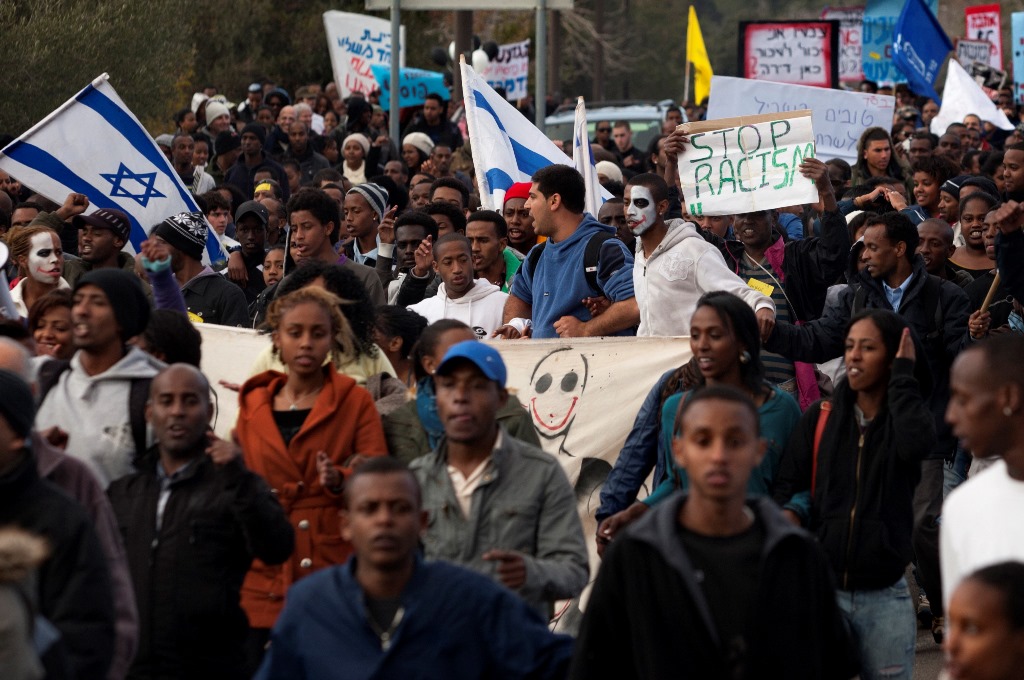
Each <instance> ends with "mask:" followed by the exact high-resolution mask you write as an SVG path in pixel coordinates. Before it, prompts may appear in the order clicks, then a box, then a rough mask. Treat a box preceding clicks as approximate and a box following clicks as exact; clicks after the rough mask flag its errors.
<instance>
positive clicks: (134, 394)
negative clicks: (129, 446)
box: [128, 378, 153, 456]
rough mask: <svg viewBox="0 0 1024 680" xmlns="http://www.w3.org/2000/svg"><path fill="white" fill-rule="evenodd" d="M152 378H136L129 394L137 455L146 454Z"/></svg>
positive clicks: (129, 413) (129, 407)
mask: <svg viewBox="0 0 1024 680" xmlns="http://www.w3.org/2000/svg"><path fill="white" fill-rule="evenodd" d="M152 383H153V379H152V378H134V379H133V380H132V385H131V389H130V391H129V392H128V417H129V422H130V423H131V428H132V441H133V442H135V455H136V456H141V455H142V454H143V453H145V452H146V448H147V447H146V443H147V441H146V402H147V401H149V386H150V385H151V384H152Z"/></svg>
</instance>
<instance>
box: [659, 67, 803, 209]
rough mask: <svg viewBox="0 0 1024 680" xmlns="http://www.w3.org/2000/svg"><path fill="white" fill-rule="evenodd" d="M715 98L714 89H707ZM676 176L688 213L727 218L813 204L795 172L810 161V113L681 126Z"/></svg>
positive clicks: (723, 120) (724, 119) (744, 117)
mask: <svg viewBox="0 0 1024 680" xmlns="http://www.w3.org/2000/svg"><path fill="white" fill-rule="evenodd" d="M711 92H712V94H711V96H712V97H713V96H714V86H713V85H712V91H711ZM680 128H681V129H682V131H683V132H685V133H686V134H688V135H689V138H690V143H689V145H688V147H687V150H686V152H685V153H683V154H682V155H680V156H679V161H678V162H679V178H680V183H681V184H682V188H683V196H684V198H685V201H686V210H687V212H689V213H690V214H691V215H732V214H737V213H746V212H753V211H755V210H768V209H770V208H779V207H782V206H788V205H798V204H801V203H813V202H815V201H817V200H818V191H817V189H815V187H814V183H813V182H812V181H811V180H809V179H807V178H806V177H804V176H803V175H801V174H800V172H799V171H798V167H799V166H800V163H802V162H803V160H804V159H805V158H812V157H814V132H813V130H812V129H811V112H810V111H793V112H791V113H783V114H772V115H767V116H740V117H738V118H723V119H721V120H706V121H700V122H696V123H684V124H683V125H682V126H680Z"/></svg>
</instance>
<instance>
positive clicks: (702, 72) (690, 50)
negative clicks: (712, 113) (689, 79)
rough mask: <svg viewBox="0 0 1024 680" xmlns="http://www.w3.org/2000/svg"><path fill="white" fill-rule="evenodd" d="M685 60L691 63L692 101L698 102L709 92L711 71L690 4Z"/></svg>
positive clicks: (702, 38) (694, 13)
mask: <svg viewBox="0 0 1024 680" xmlns="http://www.w3.org/2000/svg"><path fill="white" fill-rule="evenodd" d="M686 61H688V62H689V63H691V64H693V102H694V103H695V104H700V103H701V102H702V101H704V99H705V98H706V97H707V96H708V95H709V94H710V93H711V76H712V73H711V62H710V61H709V60H708V51H707V48H705V47H704V36H703V35H701V32H700V24H698V23H697V10H695V9H694V8H693V5H690V20H689V21H688V22H687V25H686Z"/></svg>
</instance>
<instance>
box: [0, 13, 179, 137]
mask: <svg viewBox="0 0 1024 680" xmlns="http://www.w3.org/2000/svg"><path fill="white" fill-rule="evenodd" d="M183 4H186V3H183V2H177V3H171V2H168V1H166V0H163V1H158V2H147V3H136V2H127V1H122V2H102V1H99V0H79V1H77V2H73V1H69V0H31V1H28V0H0V44H2V45H3V46H4V53H5V55H6V57H7V59H6V61H7V64H6V66H5V68H4V84H3V87H2V94H0V97H2V99H3V102H2V104H0V111H2V114H0V121H2V124H0V129H2V130H3V131H4V132H9V133H11V134H15V135H17V134H20V133H22V132H23V131H25V130H27V129H28V128H29V127H31V126H32V125H34V124H35V123H36V122H38V121H39V120H40V119H41V118H43V117H44V116H46V115H47V114H48V113H50V112H51V111H53V110H54V109H55V108H57V107H58V106H60V104H62V103H63V102H65V101H66V100H68V99H69V98H71V97H72V96H74V95H75V93H77V92H78V91H79V90H80V89H82V88H83V87H85V86H86V85H88V84H89V83H90V82H92V80H93V79H94V78H96V77H97V76H99V75H100V74H102V73H104V72H107V73H109V74H110V79H111V83H113V85H114V87H115V89H116V90H117V91H118V94H120V95H121V98H122V99H124V100H125V102H126V103H127V104H128V106H129V107H131V108H132V110H133V111H135V113H136V115H138V116H139V118H140V119H141V120H143V122H153V123H155V122H157V121H158V120H159V119H166V118H169V116H170V111H171V110H172V108H173V105H174V104H175V102H176V101H178V99H179V95H178V92H177V90H178V89H179V88H180V81H181V80H182V79H184V78H187V75H188V73H187V70H188V68H190V65H191V63H192V61H193V57H194V53H193V48H192V45H191V44H190V42H189V41H187V40H180V39H179V38H178V37H176V36H175V34H174V31H173V29H172V28H171V27H173V26H175V25H176V24H180V23H181V16H182V5H183Z"/></svg>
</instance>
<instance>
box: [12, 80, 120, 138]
mask: <svg viewBox="0 0 1024 680" xmlns="http://www.w3.org/2000/svg"><path fill="white" fill-rule="evenodd" d="M109 79H110V76H109V75H107V74H106V73H102V74H100V75H99V77H97V78H96V79H95V80H93V81H92V82H91V83H89V84H88V85H86V86H85V87H83V88H82V89H81V90H79V91H78V92H76V93H75V96H73V97H71V99H68V100H67V101H66V102H64V103H63V104H61V105H60V106H58V107H57V108H56V109H55V110H53V111H52V112H51V113H50V115H48V116H46V117H45V118H43V119H42V120H41V121H39V122H38V123H36V124H35V125H33V126H32V127H30V128H29V129H28V130H26V131H25V132H23V133H21V134H20V135H18V137H17V138H16V139H14V140H12V141H11V143H10V144H8V145H7V146H12V145H14V144H17V143H18V142H20V141H22V140H23V139H28V138H29V137H31V136H32V135H33V134H35V132H36V130H39V129H40V128H42V127H43V126H45V125H46V124H47V123H49V122H50V121H51V120H53V119H54V118H56V117H57V116H58V115H59V114H60V113H62V112H63V111H65V110H67V109H68V108H70V107H71V106H72V105H73V104H75V103H76V102H78V95H80V94H82V93H83V92H85V90H86V89H87V88H89V87H93V88H96V87H99V86H100V85H102V84H103V83H104V82H106V81H107V80H109ZM6 148H7V147H6V146H5V147H3V149H6ZM3 149H0V156H3V155H4V153H3Z"/></svg>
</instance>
